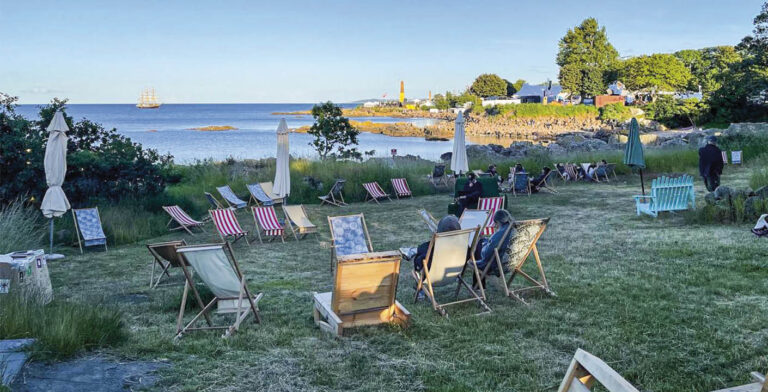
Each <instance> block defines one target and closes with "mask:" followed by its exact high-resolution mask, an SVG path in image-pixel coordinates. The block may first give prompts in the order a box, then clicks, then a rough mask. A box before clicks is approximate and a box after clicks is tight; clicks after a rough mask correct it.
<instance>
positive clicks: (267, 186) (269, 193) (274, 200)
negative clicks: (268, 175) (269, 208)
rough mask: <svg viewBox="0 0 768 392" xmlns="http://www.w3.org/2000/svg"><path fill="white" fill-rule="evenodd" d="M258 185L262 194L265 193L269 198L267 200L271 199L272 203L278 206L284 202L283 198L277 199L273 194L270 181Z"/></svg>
mask: <svg viewBox="0 0 768 392" xmlns="http://www.w3.org/2000/svg"><path fill="white" fill-rule="evenodd" d="M259 185H260V186H261V189H263V190H264V193H266V194H267V196H269V198H270V199H272V203H274V204H280V203H283V202H284V201H285V198H284V197H277V195H275V192H273V191H272V188H273V185H272V181H267V182H260V183H259Z"/></svg>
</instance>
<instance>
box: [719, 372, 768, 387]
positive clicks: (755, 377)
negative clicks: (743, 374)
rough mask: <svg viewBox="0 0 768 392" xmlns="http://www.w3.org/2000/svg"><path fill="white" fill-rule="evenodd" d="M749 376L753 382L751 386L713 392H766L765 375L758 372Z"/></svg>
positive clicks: (766, 382) (767, 385)
mask: <svg viewBox="0 0 768 392" xmlns="http://www.w3.org/2000/svg"><path fill="white" fill-rule="evenodd" d="M749 375H750V376H751V377H752V381H754V382H753V383H752V384H746V385H739V386H737V387H729V388H724V389H718V390H717V391H713V392H768V381H766V377H765V375H763V374H762V373H760V372H752V373H749Z"/></svg>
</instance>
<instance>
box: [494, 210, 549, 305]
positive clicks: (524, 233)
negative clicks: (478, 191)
mask: <svg viewBox="0 0 768 392" xmlns="http://www.w3.org/2000/svg"><path fill="white" fill-rule="evenodd" d="M547 223H549V218H544V219H531V220H524V221H517V222H515V224H514V228H515V235H514V237H512V238H511V239H510V240H509V247H508V248H507V249H506V250H502V251H504V252H505V253H506V257H504V255H502V254H500V253H499V252H498V251H497V252H496V254H494V260H495V263H496V268H497V269H498V271H499V278H500V280H501V282H502V284H503V285H504V294H505V295H506V296H508V297H510V298H514V299H516V300H518V301H520V302H522V303H524V304H527V302H525V300H524V299H523V298H522V297H521V296H520V293H522V292H523V291H527V290H533V289H541V290H544V292H545V293H547V294H549V295H551V296H553V297H554V296H555V292H554V291H552V289H551V288H550V287H549V282H547V276H546V275H545V274H544V267H543V266H542V265H541V258H539V250H538V248H537V247H536V241H538V240H539V238H540V237H541V234H542V233H544V230H546V229H547ZM531 253H533V257H534V259H535V260H536V266H537V268H538V270H539V280H536V279H534V278H533V277H531V275H529V274H528V273H526V272H524V271H523V266H524V265H525V262H526V261H527V260H528V258H529V256H530V255H531ZM504 260H506V263H507V267H508V268H507V270H508V271H511V273H510V276H509V279H507V278H506V276H505V274H504V264H503V263H504ZM489 267H490V263H489V264H488V265H487V266H486V267H485V269H484V270H483V272H482V277H483V278H485V277H486V276H487V274H488V271H489V269H490V268H489ZM518 275H520V276H522V277H523V278H525V279H526V280H528V281H529V282H530V283H532V285H531V286H524V287H522V288H518V289H513V288H511V285H512V281H513V280H514V279H515V277H516V276H518Z"/></svg>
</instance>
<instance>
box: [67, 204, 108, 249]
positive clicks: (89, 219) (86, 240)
mask: <svg viewBox="0 0 768 392" xmlns="http://www.w3.org/2000/svg"><path fill="white" fill-rule="evenodd" d="M72 217H73V218H74V220H75V232H76V233H77V246H79V247H80V254H82V253H83V246H85V247H89V246H96V245H104V250H105V251H107V250H108V249H107V236H106V235H105V234H104V229H103V228H102V227H101V218H100V217H99V209H98V208H97V207H94V208H80V209H72ZM81 238H82V241H81V240H80V239H81Z"/></svg>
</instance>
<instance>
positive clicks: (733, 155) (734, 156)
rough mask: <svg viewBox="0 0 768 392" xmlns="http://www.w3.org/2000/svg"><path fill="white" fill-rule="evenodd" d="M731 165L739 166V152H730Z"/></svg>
mask: <svg viewBox="0 0 768 392" xmlns="http://www.w3.org/2000/svg"><path fill="white" fill-rule="evenodd" d="M731 163H732V164H734V165H741V151H731Z"/></svg>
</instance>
